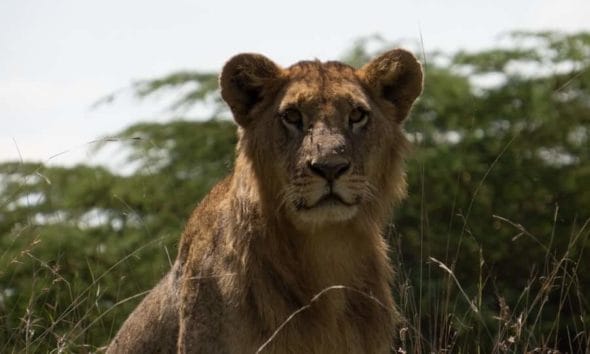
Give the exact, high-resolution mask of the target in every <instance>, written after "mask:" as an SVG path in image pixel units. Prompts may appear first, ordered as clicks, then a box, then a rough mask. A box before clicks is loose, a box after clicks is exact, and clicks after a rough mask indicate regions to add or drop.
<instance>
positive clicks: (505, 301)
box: [0, 32, 590, 353]
mask: <svg viewBox="0 0 590 354" xmlns="http://www.w3.org/2000/svg"><path fill="white" fill-rule="evenodd" d="M506 42H507V44H506V45H503V46H502V47H498V48H493V49H490V50H484V51H479V52H476V53H468V52H459V53H455V54H453V55H444V54H441V53H428V54H427V55H426V58H423V59H424V60H423V61H424V62H425V63H426V65H425V70H426V86H425V91H424V95H423V96H422V98H421V99H420V101H419V102H418V105H417V106H416V107H415V109H414V111H413V114H412V119H411V120H410V121H409V122H408V123H407V124H406V128H407V131H408V134H409V136H410V137H411V138H412V139H413V140H414V142H415V145H416V147H415V149H414V154H413V156H412V157H411V158H410V159H409V161H408V169H409V171H408V176H409V183H410V196H409V198H408V200H407V201H406V202H404V204H403V205H402V206H401V207H400V208H399V210H398V212H397V214H396V216H395V219H394V222H393V224H392V225H395V226H394V227H392V228H391V230H390V232H389V236H390V237H391V240H392V246H393V247H392V248H393V249H394V250H395V252H392V256H393V258H394V259H395V261H396V263H398V269H399V274H398V280H397V283H396V288H395V294H396V297H397V298H398V302H399V305H400V309H401V311H402V313H403V314H404V315H405V317H406V318H407V322H406V323H405V324H404V326H403V328H402V330H401V332H400V337H399V340H398V342H399V346H400V348H401V349H403V350H406V351H407V352H414V353H420V352H441V351H444V350H448V351H451V352H465V353H472V352H529V351H534V350H538V351H540V350H548V349H550V348H553V349H556V348H559V349H560V350H561V351H567V352H580V353H582V352H584V351H585V350H587V348H588V341H589V340H590V338H589V336H588V333H589V325H590V316H589V314H588V309H589V306H590V304H589V303H588V300H587V297H586V296H585V295H584V294H588V293H590V273H588V272H587V271H586V269H587V268H588V266H589V264H588V257H587V252H588V251H587V250H586V248H587V247H588V245H589V243H590V241H589V240H588V238H589V236H590V214H589V211H590V188H588V187H589V186H590V184H589V182H588V181H590V163H589V162H590V156H589V154H590V95H589V92H590V90H589V86H590V71H588V67H589V66H590V61H589V59H588V58H590V34H588V33H579V34H563V33H554V32H542V33H528V32H516V33H513V34H512V35H511V36H509V37H508V39H507V41H506ZM375 43H376V44H377V46H378V47H379V49H387V48H386V46H389V45H388V44H387V43H386V42H385V41H383V39H381V38H379V37H378V36H375V37H371V38H368V39H364V40H360V41H359V42H358V43H357V44H356V45H355V46H354V47H353V48H352V49H351V50H350V51H349V52H348V53H347V55H346V56H345V60H346V61H348V62H350V63H352V64H354V65H356V66H359V65H362V64H363V63H364V62H365V61H366V60H367V59H368V58H370V57H371V56H372V55H374V54H375V53H374V52H373V51H371V50H369V46H370V45H372V44H375ZM134 87H135V89H136V90H137V94H138V95H139V96H141V97H147V96H150V95H153V94H156V93H158V92H161V91H162V90H169V91H171V92H177V93H178V99H177V100H176V101H175V103H174V104H173V105H172V108H173V109H178V108H182V109H186V110H188V109H189V108H193V107H194V106H199V105H200V106H202V107H201V108H202V110H201V111H202V112H204V111H206V112H208V113H206V114H205V113H203V114H201V115H205V116H207V117H209V116H213V118H222V117H224V116H226V114H227V113H226V112H227V110H226V108H225V106H224V105H223V104H222V102H221V100H220V98H219V94H218V92H217V90H216V88H217V75H216V74H215V73H199V72H178V73H175V74H172V75H169V76H166V77H164V78H161V79H156V80H151V81H144V82H140V83H138V84H136V85H135V86H134ZM110 99H112V97H109V98H107V99H106V100H107V101H108V100H110ZM211 112H212V113H211ZM235 143H236V137H235V126H234V125H233V123H231V122H229V121H227V120H223V119H213V120H209V121H195V120H174V121H171V122H169V123H165V124H155V123H149V124H136V125H133V126H131V127H129V128H127V129H126V130H124V131H123V132H120V133H119V134H117V135H116V136H115V137H113V138H108V139H105V140H104V141H103V142H102V143H101V144H99V146H98V147H97V149H101V148H102V147H103V146H105V145H110V144H117V146H119V149H120V151H122V152H123V153H125V154H126V156H127V161H126V162H127V164H128V166H129V168H130V169H131V170H132V171H131V172H132V173H126V174H118V173H114V172H112V171H110V170H108V169H106V168H102V167H90V166H84V165H79V166H74V167H70V168H65V167H49V166H44V165H41V164H33V163H2V164H0V179H1V180H2V184H1V185H0V352H11V351H23V350H27V351H31V352H37V351H40V352H47V351H60V350H65V351H68V352H69V351H75V352H85V351H92V350H95V349H96V348H97V347H98V346H100V345H103V344H105V343H106V342H107V340H108V338H110V337H111V336H112V335H113V334H114V331H115V330H116V329H117V328H118V327H119V326H120V324H121V322H122V320H123V319H124V318H125V317H126V316H127V314H128V313H129V312H130V311H131V310H132V308H133V307H134V305H135V304H136V303H137V302H138V301H139V300H140V298H141V295H142V294H143V292H144V291H146V290H148V289H149V288H150V287H151V286H153V284H155V282H156V281H157V279H159V278H160V277H161V276H162V274H163V273H164V272H165V271H166V270H167V269H168V267H169V264H170V262H171V260H172V259H174V257H175V253H176V243H177V242H178V239H179V234H180V232H181V230H182V226H183V224H184V222H185V220H186V218H187V217H188V215H189V213H190V211H191V209H192V208H193V207H194V206H195V205H196V203H197V202H198V201H199V200H200V199H201V198H202V197H203V196H204V195H205V194H206V193H207V191H208V190H209V189H210V188H211V187H212V186H213V184H214V183H215V182H216V181H218V180H219V179H220V178H221V177H222V176H223V175H225V174H227V173H228V171H229V170H230V169H231V163H232V160H233V149H234V145H235Z"/></svg>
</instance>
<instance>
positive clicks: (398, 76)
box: [358, 49, 422, 122]
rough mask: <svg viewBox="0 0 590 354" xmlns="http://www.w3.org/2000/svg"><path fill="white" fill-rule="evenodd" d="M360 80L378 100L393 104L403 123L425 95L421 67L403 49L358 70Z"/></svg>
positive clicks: (395, 50) (389, 53)
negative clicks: (415, 102)
mask: <svg viewBox="0 0 590 354" xmlns="http://www.w3.org/2000/svg"><path fill="white" fill-rule="evenodd" d="M358 75H359V76H360V77H361V79H362V80H363V81H364V82H365V83H366V84H367V86H369V88H370V89H371V90H373V92H374V94H375V95H377V96H378V97H381V98H383V99H386V100H387V101H389V102H391V103H393V104H394V106H395V107H396V108H397V110H398V116H397V119H398V120H399V121H400V122H401V121H403V120H404V119H405V118H406V116H407V115H408V112H409V111H410V108H412V104H413V103H414V101H415V100H416V98H417V97H418V96H419V95H420V93H421V92H422V66H421V65H420V63H418V60H416V57H414V55H413V54H411V53H410V52H408V51H405V50H403V49H394V50H390V51H389V52H386V53H384V54H382V55H380V56H378V57H377V58H375V59H373V60H372V61H371V62H369V63H368V64H366V65H365V66H363V67H362V68H361V69H359V70H358Z"/></svg>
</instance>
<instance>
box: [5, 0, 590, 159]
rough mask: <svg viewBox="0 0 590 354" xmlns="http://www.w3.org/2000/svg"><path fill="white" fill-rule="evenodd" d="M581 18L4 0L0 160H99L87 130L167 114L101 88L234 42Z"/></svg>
mask: <svg viewBox="0 0 590 354" xmlns="http://www.w3.org/2000/svg"><path fill="white" fill-rule="evenodd" d="M588 19H590V1H589V0H560V1H555V0H538V1H533V0H531V1H517V0H496V1H489V0H487V1H480V0H446V1H442V0H438V1H435V0H420V1H409V0H405V1H392V0H389V1H376V0H362V1H355V2H344V1H341V2H335V1H331V2H329V1H324V2H322V1H319V0H299V1H289V2H283V1H277V0H275V1H271V0H263V1H262V0H261V1H258V0H249V1H242V2H240V1H229V0H216V1H188V0H168V1H151V0H141V1H140V0H125V1H120V0H117V1H115V0H102V1H80V0H54V1H47V0H1V1H0V161H7V160H21V159H22V160H25V161H41V162H45V163H49V164H59V165H72V164H75V163H97V158H98V157H97V156H95V154H94V153H91V152H89V147H91V146H92V143H91V142H92V141H94V140H96V139H99V138H101V137H104V136H107V135H109V134H114V133H116V132H118V131H120V130H122V129H123V128H125V127H127V126H129V125H131V124H133V123H137V122H140V121H166V120H167V119H170V115H169V114H167V113H166V112H165V110H164V108H165V105H163V104H162V103H161V102H160V103H158V102H152V103H149V102H148V103H146V102H141V101H138V100H136V99H133V97H132V96H131V95H127V96H125V95H123V98H122V99H120V100H117V101H115V102H114V103H113V104H110V105H101V106H99V107H98V108H93V104H94V103H95V102H96V101H97V100H99V99H100V98H101V97H104V96H105V95H108V94H110V93H112V92H115V91H119V90H123V92H126V91H125V88H128V87H129V86H130V85H131V84H132V83H133V82H135V81H137V80H141V79H148V78H154V77H158V76H161V75H165V74H167V73H170V72H174V71H177V70H181V69H191V70H214V71H219V70H220V69H221V67H222V66H223V64H224V63H225V61H226V60H227V59H228V58H230V57H231V56H233V55H235V54H237V53H240V52H259V53H263V54H265V55H267V56H268V57H269V58H272V59H273V60H274V61H275V62H277V63H279V64H281V65H285V66H286V65H289V64H292V63H294V62H296V61H299V60H302V59H314V58H318V59H321V60H332V59H338V58H339V57H341V56H342V54H344V53H345V51H346V50H347V49H348V48H350V46H351V45H352V43H353V42H354V40H355V39H358V38H360V37H363V36H369V35H373V34H380V35H381V36H382V37H384V38H386V39H387V40H389V41H401V42H402V43H418V42H420V41H421V42H422V43H423V45H424V49H425V51H426V52H428V51H431V50H444V51H449V52H452V51H455V50H459V49H467V50H477V49H482V48H486V47H490V46H492V45H494V43H497V41H498V38H499V36H500V35H501V34H502V33H506V32H507V31H511V30H517V29H518V30H522V29H525V30H545V29H553V30H562V31H581V30H585V31H589V30H590V21H589V20H588ZM426 80H428V78H426ZM109 153H111V154H116V153H117V152H116V151H111V152H109ZM102 158H103V159H104V158H105V157H104V156H102ZM106 158H107V159H110V158H111V156H107V157H106ZM98 163H100V161H98Z"/></svg>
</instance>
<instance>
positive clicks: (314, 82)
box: [280, 62, 369, 109]
mask: <svg viewBox="0 0 590 354" xmlns="http://www.w3.org/2000/svg"><path fill="white" fill-rule="evenodd" d="M288 76H289V81H288V83H287V85H286V86H285V90H284V94H283V95H282V97H281V100H280V106H281V108H287V107H288V106H297V107H300V108H307V109H313V108H316V109H319V108H322V107H323V108H324V109H325V108H326V107H333V108H343V109H344V108H346V107H348V108H349V107H356V106H365V107H368V105H369V98H368V95H367V93H366V92H365V90H364V88H363V86H362V85H361V84H360V81H359V80H358V78H357V76H356V75H355V73H354V70H353V69H352V68H350V67H349V66H346V65H344V64H341V63H338V62H334V63H319V62H303V63H299V64H296V66H294V67H291V68H290V69H288Z"/></svg>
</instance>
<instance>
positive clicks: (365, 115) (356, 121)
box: [348, 108, 369, 129]
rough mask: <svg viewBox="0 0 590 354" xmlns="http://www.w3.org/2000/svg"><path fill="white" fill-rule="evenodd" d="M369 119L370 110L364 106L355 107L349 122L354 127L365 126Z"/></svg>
mask: <svg viewBox="0 0 590 354" xmlns="http://www.w3.org/2000/svg"><path fill="white" fill-rule="evenodd" d="M368 119H369V112H367V110H365V109H363V108H355V109H353V110H352V112H350V115H349V116H348V123H349V124H350V127H351V128H352V129H358V128H361V127H363V126H364V125H365V124H366V123H367V120H368Z"/></svg>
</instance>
